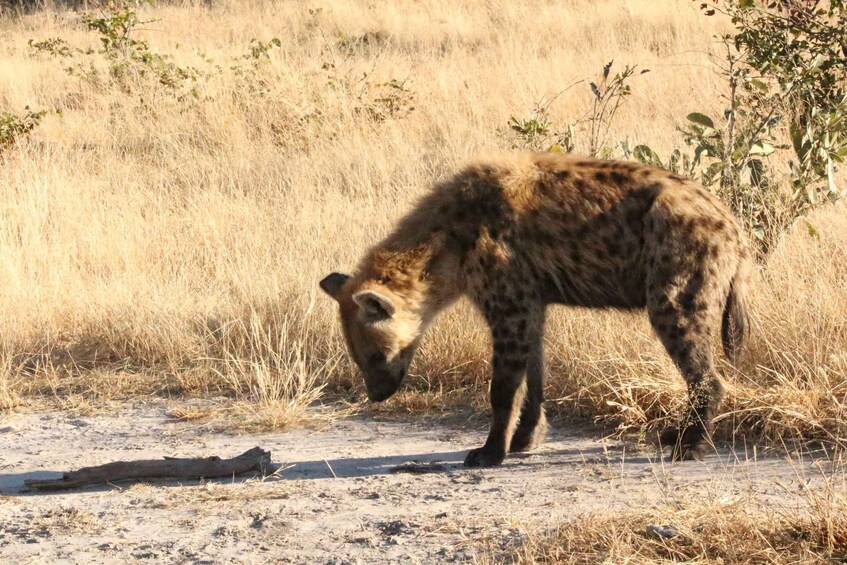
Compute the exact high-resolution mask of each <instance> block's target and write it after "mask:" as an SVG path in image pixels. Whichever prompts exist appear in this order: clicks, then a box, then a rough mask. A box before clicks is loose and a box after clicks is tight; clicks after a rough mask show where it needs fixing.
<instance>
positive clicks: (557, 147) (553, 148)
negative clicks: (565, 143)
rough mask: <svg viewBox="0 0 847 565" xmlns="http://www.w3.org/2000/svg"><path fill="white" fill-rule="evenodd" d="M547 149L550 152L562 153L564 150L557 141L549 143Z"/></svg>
mask: <svg viewBox="0 0 847 565" xmlns="http://www.w3.org/2000/svg"><path fill="white" fill-rule="evenodd" d="M547 151H548V152H550V153H564V152H565V150H564V149H562V146H561V145H559V144H558V143H554V144H553V145H551V146H550V148H549V149H547Z"/></svg>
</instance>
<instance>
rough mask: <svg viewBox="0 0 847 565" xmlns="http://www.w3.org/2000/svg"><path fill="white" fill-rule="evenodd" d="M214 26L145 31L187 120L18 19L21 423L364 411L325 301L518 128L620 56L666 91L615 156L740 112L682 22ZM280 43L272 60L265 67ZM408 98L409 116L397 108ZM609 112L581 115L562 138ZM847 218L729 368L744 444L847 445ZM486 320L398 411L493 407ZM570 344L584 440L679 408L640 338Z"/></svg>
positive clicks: (10, 333) (439, 336) (440, 2)
mask: <svg viewBox="0 0 847 565" xmlns="http://www.w3.org/2000/svg"><path fill="white" fill-rule="evenodd" d="M212 6H213V7H212V8H207V7H206V6H205V3H203V2H197V4H196V5H191V3H181V5H180V6H170V5H159V6H153V7H146V8H144V9H143V10H142V15H143V17H144V18H145V19H153V20H155V21H154V22H153V23H149V24H146V25H145V26H143V27H144V29H143V31H142V32H141V36H142V37H144V38H145V39H147V40H149V42H150V44H151V46H152V48H153V50H154V51H157V52H161V53H167V54H171V55H172V56H173V61H174V62H175V63H177V64H180V65H193V66H196V67H197V68H199V69H201V70H203V71H204V72H209V73H210V76H208V77H206V78H203V79H201V80H199V81H198V84H197V85H196V89H197V97H196V98H193V97H188V98H186V99H184V100H177V98H176V97H175V96H173V95H172V94H170V93H169V92H168V91H167V89H166V88H163V87H161V86H159V85H157V84H156V83H155V81H153V80H150V79H149V78H144V77H130V78H129V79H126V80H125V81H124V82H123V83H122V85H123V86H119V85H115V84H111V83H110V82H109V79H108V74H107V73H106V72H105V66H106V63H105V62H104V61H102V60H99V62H98V63H97V66H98V68H99V69H100V70H99V74H98V75H97V77H98V78H97V79H96V80H89V79H86V78H85V77H83V76H79V75H78V74H75V75H68V74H66V73H65V72H64V71H63V69H62V67H63V66H66V65H67V64H68V63H67V62H60V61H57V60H56V59H54V58H50V57H45V56H40V55H33V54H32V51H31V49H29V48H28V47H27V41H28V40H29V39H36V40H39V39H45V38H49V37H62V38H64V39H65V40H67V41H68V42H69V43H70V44H71V45H73V46H76V47H83V48H84V47H88V46H95V47H96V46H97V38H96V37H95V36H94V35H93V34H92V33H90V32H88V31H86V30H85V29H84V27H83V26H81V24H80V22H79V17H78V16H77V15H74V14H73V13H65V12H54V11H43V12H39V13H36V14H33V15H29V16H25V17H22V18H11V17H6V18H5V19H2V20H0V30H2V33H0V109H3V110H10V111H15V112H22V111H23V108H24V107H25V106H27V105H28V106H30V107H31V108H33V109H36V110H37V109H47V110H51V112H50V113H49V114H48V115H47V116H46V117H45V118H44V120H43V122H42V124H41V125H40V126H39V127H38V128H37V129H36V130H35V131H34V132H33V134H32V135H31V136H30V137H29V138H28V139H27V140H24V141H23V142H21V143H18V144H16V145H13V146H11V147H9V148H7V149H6V150H4V151H3V152H2V153H0V169H2V170H3V175H2V177H0V206H2V209H3V219H4V221H3V226H2V229H0V257H2V264H0V364H2V365H0V409H2V410H13V409H17V408H16V407H19V406H20V405H22V404H26V403H28V402H30V401H31V400H30V399H31V398H32V397H33V396H38V395H41V396H47V397H55V398H59V399H64V400H63V401H65V402H67V401H68V399H70V401H71V403H77V402H101V401H103V400H105V399H108V398H133V397H138V396H144V395H149V394H159V395H166V396H172V395H182V396H184V395H189V396H192V395H193V396H198V395H199V396H207V395H225V396H227V397H229V398H232V399H234V400H235V402H236V403H237V404H238V405H239V406H242V407H246V406H250V407H251V408H250V410H254V411H255V414H254V415H252V416H249V418H253V419H254V420H255V421H257V422H259V424H258V425H263V426H264V425H266V426H271V427H273V426H283V425H287V424H288V423H291V422H293V421H297V420H298V418H299V416H298V415H302V413H303V408H304V407H305V406H306V405H308V404H309V403H310V402H312V401H313V400H314V399H316V398H317V397H318V395H319V394H320V392H321V387H330V389H332V390H333V391H335V392H336V393H340V394H342V395H345V396H347V397H349V395H348V392H347V391H352V392H353V393H355V392H356V391H357V390H358V387H359V386H360V385H359V384H358V378H357V377H356V376H355V372H354V371H353V370H352V368H351V367H350V365H349V362H348V361H347V360H346V358H345V356H344V355H343V344H342V341H341V339H340V336H339V330H338V325H337V323H336V320H335V312H334V311H333V305H332V304H331V303H330V302H331V301H330V300H328V299H326V298H325V297H323V296H321V295H319V291H318V289H317V284H316V283H317V281H318V280H319V279H320V278H321V277H322V276H323V275H325V274H326V273H327V272H328V271H330V270H333V269H339V268H340V269H344V268H348V269H349V268H350V267H352V266H353V265H355V263H356V262H357V260H358V258H359V256H360V254H361V253H362V251H363V249H364V248H365V247H366V246H368V245H370V244H371V243H373V242H375V241H376V240H378V239H379V237H380V236H382V235H383V234H385V233H386V232H387V230H388V229H389V228H390V226H391V224H392V222H393V221H394V220H395V219H396V218H397V217H398V216H399V215H400V214H401V213H402V212H403V211H404V210H405V209H406V208H407V207H408V206H409V205H410V203H411V202H412V201H414V199H415V198H416V197H417V196H418V195H419V194H421V193H422V192H423V191H424V190H425V189H426V187H427V186H428V185H429V184H430V183H431V182H432V181H433V180H434V179H437V178H439V177H442V176H444V175H446V174H448V173H449V172H450V171H453V170H455V169H456V168H458V167H459V166H460V165H461V164H462V163H463V162H464V161H466V160H467V159H468V158H470V157H472V156H473V155H476V154H478V153H480V152H484V151H488V150H492V149H499V148H503V147H504V146H505V144H506V142H505V141H504V140H502V139H501V138H500V137H498V135H497V134H496V130H497V129H498V128H502V127H503V126H504V125H505V124H506V122H507V120H508V118H509V116H510V115H512V114H514V115H517V116H527V115H529V114H530V112H531V110H532V107H533V105H534V104H535V103H536V102H537V101H539V100H540V99H542V98H544V97H550V96H551V95H553V94H555V93H556V92H559V91H560V90H562V89H563V88H564V87H565V86H567V85H569V84H571V83H572V82H574V81H575V80H577V79H582V78H586V77H590V76H593V75H595V74H596V73H597V72H598V71H599V69H600V68H601V66H602V64H603V63H605V62H606V61H608V60H610V59H615V60H616V62H617V64H619V65H623V64H625V63H629V64H639V65H640V66H642V67H646V68H649V69H651V73H649V74H647V75H644V76H642V77H638V79H637V82H635V83H633V89H634V94H633V96H632V97H631V98H630V99H629V100H628V101H627V103H626V105H625V106H624V107H623V108H622V109H621V111H620V113H619V119H618V120H617V121H616V123H615V124H613V126H612V129H611V131H610V134H609V137H610V139H613V140H623V139H626V138H629V139H631V140H632V141H633V142H640V141H647V142H649V143H650V145H651V146H652V147H653V148H655V149H656V150H658V151H659V152H660V153H662V154H667V152H668V151H669V150H670V149H671V148H672V147H673V146H675V145H679V144H680V139H679V137H678V134H677V133H676V132H675V129H674V126H675V124H676V123H678V122H679V121H680V120H681V119H682V117H683V116H685V115H686V114H687V113H689V112H691V111H695V110H697V111H706V112H710V113H714V112H716V111H717V110H718V109H719V108H720V107H721V102H720V100H719V99H718V98H717V96H716V93H717V92H718V89H719V85H718V84H717V82H716V80H717V79H716V77H715V76H714V75H713V74H712V73H711V72H710V71H709V68H708V66H707V65H708V52H709V51H710V50H711V49H712V47H713V45H712V43H711V36H712V35H713V34H714V33H715V32H716V31H718V29H719V28H720V26H722V25H724V24H723V23H722V22H721V21H720V20H719V19H717V18H703V17H702V16H701V15H700V14H699V12H698V11H697V8H696V6H695V5H694V4H692V3H691V2H687V1H685V0H674V1H671V2H648V1H646V0H630V1H628V2H613V1H611V0H603V1H599V2H593V1H591V2H589V1H587V0H580V1H574V2H568V3H561V2H559V3H555V2H554V3H549V2H542V1H540V0H539V1H533V2H528V3H516V2H507V1H505V0H494V1H493V2H492V1H488V2H482V1H480V2H472V1H466V2H462V3H451V2H444V0H427V1H425V2H412V1H403V2H397V3H392V4H391V5H390V6H382V7H380V8H379V9H377V8H376V7H375V6H374V5H373V4H372V3H368V2H359V1H354V2H337V1H326V2H320V3H317V2H314V3H301V2H285V3H281V2H279V3H277V2H260V1H248V2H241V1H238V2H236V1H235V0H231V1H222V2H215V3H214V4H213V5H212ZM275 36H277V37H279V38H280V39H281V41H282V43H281V47H280V48H279V49H274V50H272V51H271V52H270V58H269V59H267V60H260V61H258V62H256V63H255V65H254V63H253V62H251V61H249V60H246V59H244V58H243V55H244V54H245V53H247V52H248V49H249V44H250V40H251V39H252V38H258V39H260V40H262V41H267V40H269V39H270V38H272V37H275ZM209 61H211V62H209ZM216 65H218V66H220V69H221V70H220V72H217V71H216V70H215V69H216ZM233 66H237V67H239V68H240V69H242V70H244V69H246V72H239V71H237V70H233V69H232V67H233ZM363 73H367V75H366V76H364V75H363ZM391 79H396V80H399V81H404V80H406V81H407V82H406V83H405V87H406V88H407V89H408V90H410V91H411V93H410V94H408V95H407V94H403V97H404V98H402V100H401V102H402V104H401V108H400V109H398V110H396V111H395V109H392V108H393V106H391V104H390V103H387V102H385V98H386V97H388V96H389V95H390V94H391V93H392V92H394V90H393V89H392V88H391V87H390V86H385V84H384V83H386V82H388V81H390V80H391ZM583 86H584V85H583ZM590 96H591V95H590V92H589V91H588V89H587V88H581V87H577V88H573V89H571V90H569V91H568V92H566V93H564V94H563V95H562V96H561V97H560V98H558V99H557V100H556V102H555V103H554V104H553V106H552V107H551V109H550V111H551V117H552V118H553V119H554V120H556V121H557V122H558V123H565V122H567V121H568V120H571V119H574V118H575V117H576V116H578V115H579V114H581V112H582V109H583V108H585V106H586V103H587V102H588V100H589V97H590ZM412 107H413V109H411V110H410V108H412ZM53 110H56V111H60V112H61V113H58V112H56V111H53ZM843 217H844V209H843V208H841V209H830V210H825V211H822V212H821V213H820V214H818V215H816V216H814V217H813V218H811V219H810V220H809V222H810V223H811V225H812V226H814V229H813V230H810V229H808V226H807V225H806V224H801V225H799V226H798V229H797V230H796V232H795V233H793V234H791V235H790V236H789V237H787V238H786V239H785V241H783V243H782V245H781V246H780V247H779V249H777V251H776V252H775V253H774V255H773V257H772V258H771V260H770V262H769V264H768V265H767V266H766V267H765V268H764V270H763V271H762V272H761V276H760V279H761V280H760V284H759V285H758V287H757V290H756V291H755V292H756V295H755V297H754V315H755V327H754V337H753V341H752V344H751V347H750V353H749V355H748V356H747V358H746V360H745V362H744V365H743V366H742V367H741V368H740V369H739V370H733V369H731V368H729V367H726V373H727V376H728V380H729V383H730V386H729V396H728V401H727V404H726V405H725V408H726V410H727V411H728V412H727V413H726V414H725V415H724V416H723V417H722V427H721V430H722V432H721V433H722V434H723V435H724V436H726V437H728V436H731V435H734V434H736V433H749V431H750V430H753V432H754V434H756V435H764V436H765V437H767V438H771V439H773V438H781V437H792V436H793V437H803V438H806V439H809V438H814V439H843V438H844V437H845V435H847V424H845V422H847V419H845V417H844V416H845V414H844V410H845V396H846V395H847V376H845V375H847V356H845V353H844V351H847V322H845V320H847V295H845V293H844V292H843V291H844V288H845V287H846V286H847V249H846V247H847V227H845V225H844V222H843ZM811 234H815V235H811ZM469 318H471V319H474V320H478V318H476V317H475V314H472V313H471V311H470V308H469V307H468V306H467V305H466V304H462V305H461V306H460V307H459V308H458V309H457V310H455V311H454V312H453V313H451V314H449V315H447V316H445V317H444V318H443V319H442V320H440V322H439V323H438V325H437V327H436V328H435V329H434V330H433V331H432V332H431V335H430V336H429V337H428V339H427V342H426V344H425V347H424V350H423V351H422V354H421V355H420V357H419V359H418V360H417V363H416V365H415V367H414V370H415V374H414V375H413V376H412V377H411V379H410V389H411V390H412V391H413V392H411V393H407V394H405V395H403V396H402V397H401V398H398V399H396V400H392V401H391V403H392V404H389V407H390V406H394V407H397V408H403V409H409V410H426V409H431V408H432V407H433V406H437V405H440V403H441V402H442V401H447V402H449V403H453V404H455V403H464V404H465V405H466V404H467V398H472V399H474V402H475V403H476V404H477V405H478V406H484V401H483V400H482V399H483V398H484V391H485V387H486V384H487V378H486V373H487V359H488V356H489V353H488V338H487V335H486V331H485V329H484V327H483V326H482V325H481V324H480V323H479V322H478V321H477V323H475V324H469V323H468V319H469ZM548 343H549V351H550V358H551V363H550V365H551V378H550V385H549V392H550V394H551V397H552V398H553V399H554V400H553V402H552V403H551V407H552V408H553V409H554V410H555V411H556V412H557V413H559V414H560V415H570V416H573V417H576V418H595V417H599V418H600V419H603V420H605V421H609V422H611V423H613V424H615V425H619V426H620V429H621V430H639V431H642V432H645V431H650V430H649V429H648V428H647V424H648V423H649V422H651V421H659V422H661V421H663V420H664V419H667V418H668V417H669V416H670V415H673V414H675V413H676V412H677V410H678V408H679V407H680V404H681V402H682V399H683V384H682V382H681V379H680V378H679V377H678V376H677V374H676V373H675V371H674V370H673V368H672V367H671V365H670V363H669V361H668V360H667V358H666V356H665V355H664V353H663V352H662V351H661V350H660V348H659V346H658V344H657V343H656V341H655V339H654V338H653V337H652V335H651V333H650V331H649V327H648V325H647V324H646V322H645V320H644V318H643V317H642V316H637V315H628V314H619V313H598V312H588V311H579V310H564V309H558V310H556V311H555V313H554V315H553V320H552V322H551V324H550V333H549V336H548ZM469 392H470V394H469Z"/></svg>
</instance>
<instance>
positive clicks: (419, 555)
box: [0, 404, 821, 563]
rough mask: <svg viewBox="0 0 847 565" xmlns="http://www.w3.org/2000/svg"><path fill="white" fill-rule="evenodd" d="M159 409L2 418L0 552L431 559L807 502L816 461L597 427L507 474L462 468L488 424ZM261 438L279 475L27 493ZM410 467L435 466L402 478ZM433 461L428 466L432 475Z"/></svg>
mask: <svg viewBox="0 0 847 565" xmlns="http://www.w3.org/2000/svg"><path fill="white" fill-rule="evenodd" d="M167 411H168V406H166V405H164V404H161V405H159V404H156V405H148V406H142V407H134V408H129V407H127V408H125V409H124V410H122V411H121V412H120V413H115V414H113V415H96V416H72V415H68V414H67V413H61V412H54V413H41V414H21V415H12V416H8V417H6V419H5V420H3V421H0V445H2V448H0V495H3V496H2V497H0V524H2V525H0V561H2V562H4V563H11V562H16V563H17V562H63V561H64V562H71V561H73V562H119V561H133V560H150V561H151V562H154V561H155V562H183V561H191V562H206V563H227V562H250V563H254V562H278V561H284V562H293V563H357V562H361V563H383V562H386V563H390V562H404V563H409V562H412V563H415V562H420V563H432V562H452V561H463V560H468V559H471V558H473V556H474V555H476V554H478V553H479V552H480V551H481V550H482V548H483V546H488V547H489V548H494V549H495V550H496V549H505V548H508V547H509V546H510V545H513V544H517V543H520V540H521V535H522V534H521V532H522V531H523V530H524V528H527V527H531V528H536V527H537V528H543V527H547V526H552V525H554V524H555V523H556V521H557V520H561V519H566V518H569V517H573V516H578V515H579V514H582V513H586V512H608V511H618V510H625V509H637V508H641V507H644V506H645V505H651V504H658V503H662V504H664V503H668V502H673V501H674V500H679V499H690V498H691V497H704V500H713V499H716V498H721V497H724V498H726V497H753V498H755V499H757V500H759V501H761V502H764V503H767V504H778V505H780V506H782V507H786V508H789V509H790V508H793V507H794V506H799V505H801V500H800V496H801V491H802V489H803V488H806V487H809V486H811V487H812V488H814V485H815V484H816V483H817V481H818V480H819V479H820V476H821V475H820V472H819V470H818V465H816V464H814V463H811V462H809V461H808V460H806V461H805V462H801V463H798V462H796V461H793V462H792V461H788V460H787V459H786V458H761V459H758V460H753V458H752V457H753V456H752V452H751V453H749V454H745V452H743V451H741V450H734V451H733V450H729V449H725V450H720V451H719V452H718V453H715V454H712V455H710V456H709V457H707V458H706V460H705V461H703V462H685V463H681V464H674V465H670V464H669V463H667V462H663V461H662V460H661V459H659V458H658V457H657V454H656V453H655V452H654V451H652V450H641V451H640V452H633V448H632V447H631V446H630V447H627V446H625V445H622V444H619V443H617V442H609V441H603V440H601V439H600V438H599V437H597V436H586V435H584V434H574V433H568V432H567V431H566V430H562V429H558V430H556V429H554V430H552V431H551V434H550V436H549V438H548V441H547V442H546V443H545V444H544V446H543V448H542V449H541V450H539V451H538V452H537V453H534V454H531V455H527V456H522V457H510V458H509V459H507V461H506V463H505V464H504V465H503V466H502V467H499V468H496V469H484V470H476V469H474V470H469V469H464V468H463V467H462V466H461V462H462V460H463V458H464V456H465V453H466V451H467V449H469V448H471V447H475V446H477V444H478V443H480V442H481V441H482V439H483V438H484V432H485V430H484V429H479V430H462V429H456V428H449V427H446V426H445V425H443V424H441V425H434V424H428V425H423V424H415V423H379V422H374V421H373V420H372V419H370V418H367V417H357V418H353V419H347V420H342V421H339V422H336V423H335V424H332V425H331V426H329V427H328V428H327V429H324V430H321V431H312V430H296V431H291V432H285V433H269V434H262V435H241V436H232V435H223V434H219V433H211V432H209V431H208V430H207V429H205V428H204V427H203V426H199V425H196V424H187V423H175V422H173V421H172V420H169V419H168V417H167V415H166V414H167ZM256 445H259V446H261V447H263V448H265V449H269V450H271V452H272V454H273V461H274V463H275V464H278V465H280V467H279V469H278V470H277V471H276V473H275V474H274V475H272V476H270V477H265V478H256V477H252V478H249V477H238V478H237V479H235V480H226V481H217V482H205V483H203V484H200V485H198V484H191V485H187V484H183V485H179V484H176V483H167V482H156V483H155V484H154V485H147V484H142V485H126V484H123V485H117V486H114V485H112V486H109V485H107V486H102V487H90V488H87V489H84V490H81V491H73V492H66V493H58V494H38V493H30V492H25V491H24V488H23V485H24V480H25V479H28V478H49V477H58V476H59V472H60V471H64V470H70V469H76V468H79V467H81V466H86V465H95V464H100V463H106V462H109V461H115V460H122V459H123V460H126V459H144V458H158V457H161V456H164V455H179V456H205V455H212V454H216V455H220V456H222V457H229V456H232V455H237V454H239V453H241V452H242V451H245V450H246V449H248V448H250V447H253V446H256ZM408 461H418V462H424V463H425V462H432V461H438V462H441V463H440V464H437V465H433V466H432V469H429V470H435V471H436V472H430V473H424V474H413V473H407V472H391V471H392V468H395V467H397V466H400V465H402V464H403V463H405V462H408ZM425 470H426V469H425Z"/></svg>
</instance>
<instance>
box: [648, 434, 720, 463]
mask: <svg viewBox="0 0 847 565" xmlns="http://www.w3.org/2000/svg"><path fill="white" fill-rule="evenodd" d="M659 441H660V443H661V446H662V448H665V447H670V448H671V460H672V461H690V460H692V459H698V460H699V459H702V458H703V456H704V455H705V454H706V451H707V450H708V448H709V445H710V443H709V438H708V433H707V432H706V430H704V429H703V427H702V426H690V427H688V428H684V429H680V428H670V429H668V430H665V431H664V432H663V433H662V435H661V437H660V438H659Z"/></svg>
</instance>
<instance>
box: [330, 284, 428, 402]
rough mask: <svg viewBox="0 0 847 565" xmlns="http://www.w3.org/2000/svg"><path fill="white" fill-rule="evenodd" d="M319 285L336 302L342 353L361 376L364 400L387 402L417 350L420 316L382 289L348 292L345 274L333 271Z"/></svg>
mask: <svg viewBox="0 0 847 565" xmlns="http://www.w3.org/2000/svg"><path fill="white" fill-rule="evenodd" d="M320 286H321V289H323V291H324V292H326V293H327V294H328V295H330V296H331V297H333V298H334V299H335V300H336V301H338V304H339V306H340V311H341V326H342V328H343V330H344V339H345V341H346V342H347V349H348V350H349V351H350V356H351V357H352V358H353V361H355V362H356V365H358V366H359V369H360V370H361V371H362V373H363V374H364V376H365V386H366V387H367V390H368V398H369V399H371V400H373V401H377V402H379V401H382V400H385V399H387V398H388V397H390V396H391V395H392V394H394V393H395V392H397V389H398V388H400V384H401V383H402V382H403V378H404V377H405V376H406V372H407V371H408V369H409V365H410V364H411V362H412V357H414V355H415V351H417V349H418V345H419V343H420V338H421V335H422V334H423V325H424V324H423V322H422V320H421V318H420V316H419V315H418V314H417V313H415V312H412V311H410V309H409V308H408V307H407V305H406V301H405V300H404V299H403V298H402V297H401V296H399V295H397V294H396V293H394V292H392V291H391V290H390V289H388V288H387V287H385V286H381V285H378V284H371V283H368V284H367V285H365V287H366V288H352V287H353V286H354V285H353V284H352V278H351V277H350V276H349V275H343V274H341V273H332V274H331V275H329V276H327V277H326V278H325V279H323V280H322V281H321V282H320Z"/></svg>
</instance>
